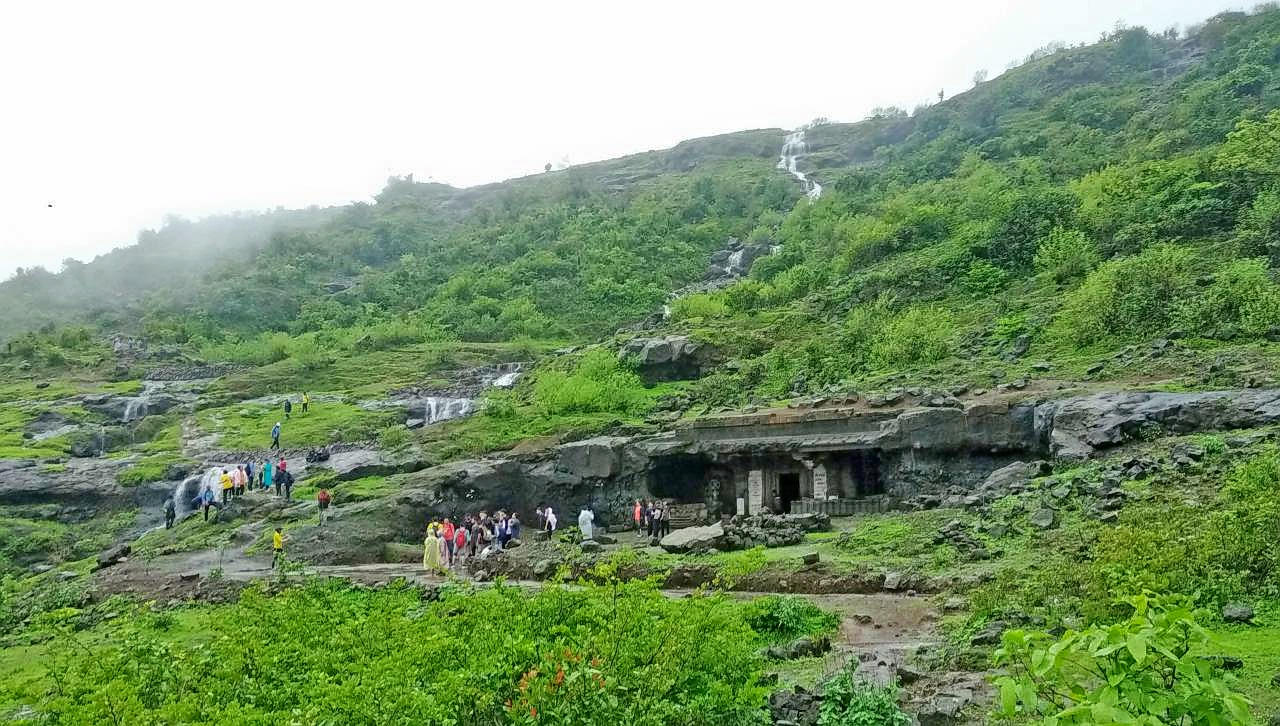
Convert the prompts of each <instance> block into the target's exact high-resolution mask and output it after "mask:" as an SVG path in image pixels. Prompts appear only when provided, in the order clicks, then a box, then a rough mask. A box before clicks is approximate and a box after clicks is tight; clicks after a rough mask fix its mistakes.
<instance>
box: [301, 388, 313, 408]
mask: <svg viewBox="0 0 1280 726" xmlns="http://www.w3.org/2000/svg"><path fill="white" fill-rule="evenodd" d="M310 407H311V394H309V393H307V392H306V391H303V392H302V412H303V413H306V412H307V409H308V408H310Z"/></svg>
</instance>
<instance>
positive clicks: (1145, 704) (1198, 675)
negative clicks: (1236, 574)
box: [996, 596, 1255, 726]
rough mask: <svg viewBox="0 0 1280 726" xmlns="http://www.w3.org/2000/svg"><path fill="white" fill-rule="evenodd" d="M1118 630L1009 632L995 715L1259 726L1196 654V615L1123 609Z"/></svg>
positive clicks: (1161, 608)
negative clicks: (1057, 634) (1060, 633)
mask: <svg viewBox="0 0 1280 726" xmlns="http://www.w3.org/2000/svg"><path fill="white" fill-rule="evenodd" d="M1125 602H1126V603H1127V604H1128V605H1129V607H1130V608H1131V609H1132V615H1131V616H1130V617H1129V618H1128V619H1126V620H1123V621H1121V622H1118V623H1115V624H1112V625H1105V626H1093V627H1090V628H1087V629H1085V630H1084V631H1081V632H1077V631H1074V630H1069V631H1067V632H1066V633H1065V634H1064V635H1063V636H1062V637H1061V638H1060V639H1058V640H1056V641H1055V640H1054V638H1052V637H1051V636H1049V635H1048V634H1047V633H1028V632H1024V631H1021V630H1010V631H1008V632H1006V633H1005V634H1004V637H1003V643H1002V646H1001V648H1000V649H999V650H997V651H996V662H997V664H998V665H1001V666H1004V667H1007V668H1008V669H1010V671H1011V675H1008V676H1003V677H1001V678H999V679H998V680H997V684H998V685H999V687H1000V708H999V711H1000V715H1002V716H1005V717H1007V718H1019V717H1020V718H1028V717H1031V718H1043V719H1044V723H1046V724H1105V723H1132V724H1137V723H1150V724H1195V725H1203V726H1227V725H1228V724H1231V725H1233V726H1240V725H1243V724H1252V723H1255V722H1254V720H1253V717H1252V716H1251V715H1250V713H1249V701H1248V700H1247V699H1245V698H1244V697H1243V696H1241V695H1239V694H1237V693H1235V692H1233V691H1232V690H1231V688H1230V687H1229V686H1228V685H1227V683H1226V681H1224V680H1223V679H1222V678H1220V677H1218V676H1217V675H1216V674H1215V673H1214V670H1213V665H1212V664H1211V662H1210V661H1209V660H1208V659H1205V658H1203V657H1201V656H1200V655H1199V654H1198V651H1199V649H1200V648H1202V647H1203V646H1204V645H1205V644H1206V643H1207V642H1208V636H1207V634H1206V633H1205V632H1204V630H1203V629H1201V628H1200V626H1199V625H1197V624H1196V620H1195V615H1194V614H1193V613H1192V612H1191V611H1190V610H1188V609H1187V608H1185V607H1182V606H1180V605H1178V604H1175V603H1174V601H1168V602H1162V601H1159V600H1153V599H1149V598H1148V597H1146V596H1138V597H1133V598H1130V599H1128V600H1126V601H1125Z"/></svg>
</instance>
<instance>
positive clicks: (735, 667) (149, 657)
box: [17, 581, 768, 726]
mask: <svg viewBox="0 0 1280 726" xmlns="http://www.w3.org/2000/svg"><path fill="white" fill-rule="evenodd" d="M120 621H122V622H121V624H120V625H118V626H113V627H114V629H113V630H112V631H111V637H109V638H104V639H101V640H99V641H94V644H93V645H92V646H90V647H88V648H86V647H77V648H70V647H69V648H67V650H66V651H65V652H64V653H63V654H62V655H61V656H60V657H59V658H58V659H57V662H56V663H55V664H51V665H52V666H56V667H51V668H50V672H54V673H57V674H58V676H57V678H56V679H55V678H48V679H45V680H43V681H41V682H39V683H37V684H36V685H35V686H28V685H19V686H18V687H19V688H20V690H21V692H20V693H19V694H17V695H18V696H19V697H20V699H21V700H20V701H19V702H39V703H40V704H41V711H42V713H43V714H44V715H45V716H47V717H48V718H50V719H53V720H55V721H57V722H58V723H62V724H69V725H73V726H75V725H79V724H85V725H86V726H87V725H88V724H100V723H104V722H105V723H115V722H118V723H147V722H154V723H193V722H203V723H271V722H281V721H283V722H297V723H339V722H341V723H349V722H352V721H353V720H355V721H360V722H365V723H421V724H426V723H431V724H436V723H439V724H446V723H454V724H535V723H538V724H564V725H565V726H569V725H570V724H586V723H616V724H637V725H639V726H659V725H660V724H667V723H699V724H706V725H707V726H738V725H739V724H741V725H744V726H764V725H765V724H767V723H768V718H767V716H766V713H765V711H764V709H763V708H762V706H763V704H764V702H765V697H766V695H767V689H766V687H765V686H763V685H762V684H761V675H762V665H763V661H762V660H761V658H760V656H759V655H758V654H757V653H756V648H757V647H758V640H757V638H756V637H755V636H754V634H753V633H752V632H751V630H750V629H749V628H748V627H747V626H746V624H745V623H744V622H743V621H742V620H741V618H740V617H738V609H737V608H736V607H734V604H733V603H732V602H731V601H728V600H726V599H725V598H724V597H722V596H716V597H693V598H681V599H672V598H667V597H664V596H663V595H662V593H661V592H659V591H658V590H657V589H656V586H654V585H652V584H649V583H639V582H637V583H617V582H616V581H614V582H611V583H610V584H609V585H606V586H596V585H585V586H583V587H582V588H580V589H574V590H569V589H564V588H558V587H547V588H543V589H542V590H540V591H538V592H537V593H535V594H532V595H530V594H527V593H525V592H524V591H523V590H522V589H521V588H515V587H503V586H498V587H493V588H485V589H483V590H472V589H470V588H465V589H463V588H458V589H453V588H448V587H446V588H445V589H444V590H443V591H442V592H440V593H439V598H438V599H435V600H433V601H427V600H424V599H423V598H422V596H421V592H420V591H419V590H418V589H417V588H414V587H410V586H401V585H391V586H388V587H386V588H379V589H377V590H369V589H363V588H356V587H352V586H349V585H346V584H342V583H338V582H332V581H331V582H319V581H317V582H313V583H310V584H308V585H306V586H305V587H302V588H297V589H290V590H286V591H285V592H282V593H280V594H278V595H276V596H274V597H267V596H266V595H264V594H263V593H262V591H261V590H259V589H257V588H251V589H249V590H247V591H246V592H245V593H244V594H242V596H241V598H240V600H239V602H238V603H236V604H234V605H229V606H224V607H223V609H222V612H221V613H219V617H210V618H209V619H208V620H207V625H206V626H205V634H206V635H207V636H208V637H207V638H204V639H202V641H201V643H200V644H198V645H196V646H191V645H186V644H184V643H182V641H180V640H175V639H173V638H171V637H169V636H168V635H166V634H165V633H164V632H162V631H157V630H156V629H155V627H153V626H154V621H150V620H147V619H142V618H122V619H120ZM123 621H131V622H123ZM104 673H109V674H111V676H110V677H108V678H104V677H103V674H104ZM196 683H198V684H201V685H200V687H199V688H193V687H191V684H196ZM317 684H322V685H317ZM406 684H413V687H406ZM356 714H359V715H358V716H356Z"/></svg>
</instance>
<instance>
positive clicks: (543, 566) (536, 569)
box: [533, 559, 559, 578]
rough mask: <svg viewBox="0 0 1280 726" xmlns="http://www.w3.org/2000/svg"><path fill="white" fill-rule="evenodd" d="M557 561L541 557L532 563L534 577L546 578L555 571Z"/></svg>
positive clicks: (557, 564)
mask: <svg viewBox="0 0 1280 726" xmlns="http://www.w3.org/2000/svg"><path fill="white" fill-rule="evenodd" d="M558 566H559V563H558V562H556V561H555V560H551V559H541V560H538V561H537V562H535V563H533V575H534V577H539V578H546V577H550V576H551V575H552V574H553V573H555V571H556V568H557V567H558Z"/></svg>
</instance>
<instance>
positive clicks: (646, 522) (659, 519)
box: [631, 499, 671, 538]
mask: <svg viewBox="0 0 1280 726" xmlns="http://www.w3.org/2000/svg"><path fill="white" fill-rule="evenodd" d="M631 523H632V525H633V526H634V527H635V531H636V536H637V537H639V536H640V533H641V532H644V536H646V537H650V538H652V537H666V536H667V535H669V534H671V506H670V505H669V504H667V503H665V502H663V501H661V500H658V499H655V500H653V501H645V502H641V501H640V500H639V499H637V500H636V504H635V506H634V507H632V509H631Z"/></svg>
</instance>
